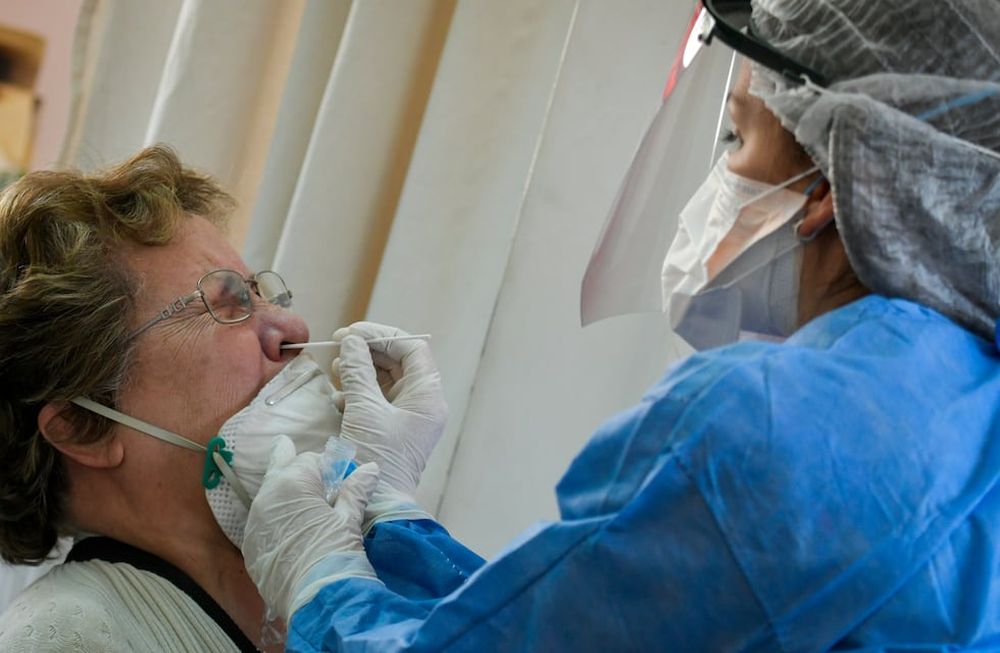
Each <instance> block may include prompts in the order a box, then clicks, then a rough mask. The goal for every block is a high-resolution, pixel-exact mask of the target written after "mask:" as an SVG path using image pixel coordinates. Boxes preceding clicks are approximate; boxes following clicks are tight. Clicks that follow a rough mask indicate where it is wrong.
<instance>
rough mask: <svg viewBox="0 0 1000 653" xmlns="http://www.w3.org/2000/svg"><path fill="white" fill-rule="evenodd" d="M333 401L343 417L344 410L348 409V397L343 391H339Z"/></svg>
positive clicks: (334, 395) (335, 393)
mask: <svg viewBox="0 0 1000 653" xmlns="http://www.w3.org/2000/svg"><path fill="white" fill-rule="evenodd" d="M331 401H333V405H334V407H335V408H336V409H337V410H339V411H340V414H341V415H343V414H344V410H345V409H346V408H347V395H345V394H344V393H343V392H342V391H340V390H337V391H336V392H334V393H333V398H332V400H331Z"/></svg>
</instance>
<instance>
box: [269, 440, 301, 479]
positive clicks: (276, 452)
mask: <svg viewBox="0 0 1000 653" xmlns="http://www.w3.org/2000/svg"><path fill="white" fill-rule="evenodd" d="M294 458H295V443H294V442H292V439H291V438H289V437H288V436H287V435H276V436H274V439H273V440H271V455H270V456H269V457H268V459H267V472H265V474H273V473H276V472H278V471H279V470H282V469H284V468H285V467H287V466H288V463H290V462H292V460H293V459H294Z"/></svg>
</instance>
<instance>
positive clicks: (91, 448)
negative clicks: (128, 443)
mask: <svg viewBox="0 0 1000 653" xmlns="http://www.w3.org/2000/svg"><path fill="white" fill-rule="evenodd" d="M72 409H73V408H72V406H70V404H69V403H67V402H65V401H56V402H53V401H50V402H48V403H46V404H45V405H44V406H42V409H41V410H40V411H38V430H39V432H41V434H42V437H44V438H45V439H46V440H48V442H49V444H51V445H52V446H53V447H55V448H56V449H57V450H58V451H59V453H61V454H62V455H64V456H66V457H67V458H69V459H70V460H72V461H74V462H76V463H78V464H80V465H83V466H85V467H95V468H105V469H106V468H112V467H118V466H119V465H121V464H122V461H123V460H124V459H125V448H124V447H123V446H122V441H121V438H119V437H118V436H117V435H116V434H115V433H113V432H112V433H109V434H108V435H106V436H105V437H103V438H101V439H100V440H98V441H97V442H90V443H83V442H77V441H76V438H75V437H74V436H75V434H76V433H75V427H74V425H73V421H72V420H70V419H69V417H68V411H70V410H72Z"/></svg>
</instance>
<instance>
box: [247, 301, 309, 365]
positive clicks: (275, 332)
mask: <svg viewBox="0 0 1000 653" xmlns="http://www.w3.org/2000/svg"><path fill="white" fill-rule="evenodd" d="M255 316H256V317H257V321H258V324H257V328H258V333H259V337H260V344H261V348H262V349H263V350H264V353H265V354H266V355H267V357H268V358H269V359H271V360H273V361H280V360H282V357H284V358H290V357H292V356H294V355H295V354H297V353H298V352H297V351H295V350H287V351H283V350H282V349H281V345H283V344H286V343H293V342H308V341H309V327H307V326H306V323H305V320H303V319H302V318H301V317H300V316H299V315H298V314H296V313H293V312H292V311H291V310H290V309H286V308H280V307H278V306H275V305H273V304H265V305H263V306H259V307H257V308H255Z"/></svg>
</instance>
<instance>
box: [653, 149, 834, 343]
mask: <svg viewBox="0 0 1000 653" xmlns="http://www.w3.org/2000/svg"><path fill="white" fill-rule="evenodd" d="M727 162H728V155H724V156H723V157H722V158H720V159H719V161H718V163H716V165H715V167H714V168H713V169H712V171H711V173H710V174H709V176H708V179H706V180H705V182H704V183H703V184H702V185H701V187H700V188H698V190H697V191H696V192H695V194H694V195H693V196H692V197H691V200H690V201H689V202H688V203H687V205H686V206H685V207H684V209H683V210H682V211H681V215H680V223H679V225H678V230H677V234H676V236H675V237H674V241H673V243H672V244H671V246H670V249H669V251H668V252H667V255H666V257H665V259H664V261H663V269H662V274H661V288H662V292H663V310H664V311H665V312H666V313H667V314H668V316H669V318H670V322H671V326H673V328H674V330H675V331H676V332H677V333H678V334H679V335H681V336H682V337H683V338H684V339H685V340H687V341H688V342H689V343H690V344H691V345H692V346H693V347H695V348H696V349H707V348H709V347H716V346H719V345H723V344H727V343H730V342H735V341H736V340H737V339H739V336H740V333H741V332H744V331H745V332H752V333H757V334H762V335H767V336H778V337H786V336H788V335H790V334H791V333H792V332H793V331H794V330H795V327H796V323H797V309H798V284H799V272H800V269H801V248H800V247H799V240H798V238H797V237H796V234H795V218H796V217H797V216H798V215H799V214H800V213H801V212H802V211H803V209H804V207H805V203H806V200H807V199H808V196H807V195H804V194H802V193H797V192H794V191H790V190H787V189H786V187H787V186H788V185H790V184H793V183H795V182H796V181H798V180H800V179H803V178H805V177H806V176H808V175H811V174H813V173H815V172H816V170H817V169H815V168H814V169H811V170H808V171H806V172H804V173H802V174H800V175H796V176H795V177H792V178H791V179H789V180H788V181H786V182H784V183H782V184H780V185H778V186H772V185H770V184H766V183H763V182H759V181H755V180H753V179H747V178H745V177H741V176H739V175H737V174H735V173H733V172H731V171H730V170H729V169H728V167H727Z"/></svg>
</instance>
